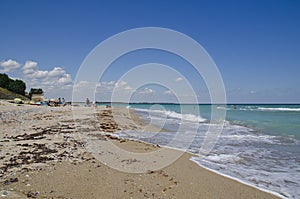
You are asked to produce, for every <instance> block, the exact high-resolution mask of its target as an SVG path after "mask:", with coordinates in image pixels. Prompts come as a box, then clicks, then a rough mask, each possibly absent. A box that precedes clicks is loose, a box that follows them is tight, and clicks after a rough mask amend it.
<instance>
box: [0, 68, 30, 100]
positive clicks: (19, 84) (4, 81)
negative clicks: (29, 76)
mask: <svg viewBox="0 0 300 199" xmlns="http://www.w3.org/2000/svg"><path fill="white" fill-rule="evenodd" d="M0 87H2V88H5V89H7V90H9V91H11V92H14V93H16V94H19V95H23V96H24V95H25V90H26V84H25V82H23V81H22V80H19V79H16V80H14V79H11V78H9V77H8V75H7V74H1V73H0Z"/></svg>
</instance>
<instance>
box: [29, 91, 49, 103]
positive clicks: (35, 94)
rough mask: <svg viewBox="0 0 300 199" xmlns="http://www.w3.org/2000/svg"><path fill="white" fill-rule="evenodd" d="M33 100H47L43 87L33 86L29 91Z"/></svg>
mask: <svg viewBox="0 0 300 199" xmlns="http://www.w3.org/2000/svg"><path fill="white" fill-rule="evenodd" d="M29 95H30V98H31V101H33V102H34V103H36V102H43V101H45V96H44V91H43V90H42V89H41V88H38V89H36V88H31V89H30V92H29Z"/></svg>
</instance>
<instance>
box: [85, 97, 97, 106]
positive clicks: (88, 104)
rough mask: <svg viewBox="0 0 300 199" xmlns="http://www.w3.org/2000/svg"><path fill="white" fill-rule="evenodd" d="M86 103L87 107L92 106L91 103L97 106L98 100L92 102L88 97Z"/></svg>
mask: <svg viewBox="0 0 300 199" xmlns="http://www.w3.org/2000/svg"><path fill="white" fill-rule="evenodd" d="M85 105H86V106H87V107H90V106H91V105H92V106H93V107H96V101H95V100H94V101H93V102H92V104H91V102H90V100H89V98H86V100H85Z"/></svg>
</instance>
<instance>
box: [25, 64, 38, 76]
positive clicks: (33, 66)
mask: <svg viewBox="0 0 300 199" xmlns="http://www.w3.org/2000/svg"><path fill="white" fill-rule="evenodd" d="M37 65H38V63H37V62H34V61H26V62H25V64H24V66H23V74H24V75H28V74H32V73H34V71H35V70H36V68H37Z"/></svg>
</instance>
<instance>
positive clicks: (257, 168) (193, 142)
mask: <svg viewBox="0 0 300 199" xmlns="http://www.w3.org/2000/svg"><path fill="white" fill-rule="evenodd" d="M119 106H125V105H119ZM214 106H215V107H212V106H211V105H174V104H159V105H158V104H155V105H153V104H130V107H131V108H133V109H135V111H136V113H137V114H139V115H140V116H141V117H142V118H143V119H144V120H146V121H148V122H150V121H151V123H153V124H161V123H162V121H163V122H164V128H165V129H167V130H169V131H170V132H164V133H156V134H149V133H145V132H144V133H143V132H135V131H131V132H126V133H122V132H120V134H119V135H120V136H123V137H130V138H134V139H140V140H143V141H146V142H151V143H155V144H160V145H164V146H168V147H173V148H178V149H185V148H187V150H188V151H189V152H192V153H196V154H198V153H199V150H200V148H201V146H202V144H203V143H204V139H205V135H206V132H207V130H208V128H209V127H210V126H211V125H214V124H210V117H211V113H210V111H211V109H212V108H216V109H220V110H226V113H227V115H226V121H225V124H224V127H223V130H222V133H221V135H220V137H219V138H218V140H217V142H216V144H215V145H214V147H213V149H212V150H211V151H210V153H209V154H208V155H206V156H204V157H199V158H193V161H195V162H197V163H198V164H199V165H201V166H204V167H207V168H209V169H212V170H214V171H217V172H219V173H222V174H225V175H228V176H231V177H233V178H237V179H240V180H242V181H243V182H245V183H248V184H251V185H254V186H256V187H259V188H263V189H266V190H269V191H273V192H276V193H279V194H280V195H281V196H282V197H286V198H300V184H299V179H300V106H299V105H236V106H234V105H227V106H224V105H214ZM198 108H199V110H197V109H198ZM182 110H184V113H182ZM174 132H177V133H174ZM149 135H151V136H149ZM177 136H178V137H179V138H180V139H178V137H177Z"/></svg>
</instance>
